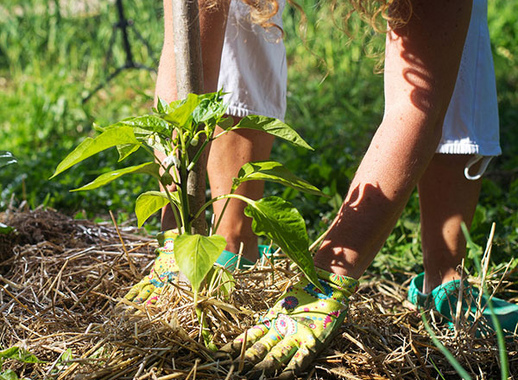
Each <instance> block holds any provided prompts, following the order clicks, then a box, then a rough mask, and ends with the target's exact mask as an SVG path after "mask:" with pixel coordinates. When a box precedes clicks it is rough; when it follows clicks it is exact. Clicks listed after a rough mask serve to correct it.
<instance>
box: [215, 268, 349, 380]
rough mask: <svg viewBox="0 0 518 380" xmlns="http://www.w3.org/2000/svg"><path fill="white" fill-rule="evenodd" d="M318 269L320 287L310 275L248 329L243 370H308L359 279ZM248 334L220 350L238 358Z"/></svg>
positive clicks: (287, 373) (288, 373)
mask: <svg viewBox="0 0 518 380" xmlns="http://www.w3.org/2000/svg"><path fill="white" fill-rule="evenodd" d="M316 269H317V274H318V277H319V281H320V284H321V290H322V291H320V290H319V289H317V288H315V286H314V285H313V284H311V283H310V282H309V281H308V280H307V279H306V278H305V277H304V278H303V279H302V280H301V281H300V282H298V283H297V284H295V285H294V286H291V287H289V288H288V289H287V291H286V293H285V294H284V295H283V296H281V298H280V299H279V300H278V301H277V302H276V303H275V305H274V306H273V307H272V308H271V309H270V310H269V311H268V312H267V313H266V315H264V316H263V317H261V318H260V319H259V323H258V324H257V325H256V326H254V327H252V328H251V329H249V330H248V332H247V334H246V347H247V350H246V352H245V355H244V368H243V372H247V375H246V376H247V378H248V379H254V378H259V377H260V376H261V375H262V374H263V373H264V374H265V375H266V376H272V375H275V373H276V372H277V371H279V370H281V369H282V367H283V365H284V364H287V366H286V368H285V369H284V371H283V372H282V374H280V376H279V379H289V378H292V377H294V375H296V374H298V373H300V372H301V371H303V370H304V369H305V368H306V367H307V366H308V365H309V364H310V363H311V362H312V361H313V359H314V358H315V357H316V355H317V354H318V353H319V352H320V351H321V350H322V349H323V348H324V344H326V343H327V344H328V343H329V341H330V339H331V338H332V337H333V336H334V333H336V332H337V331H338V328H339V327H340V325H341V324H342V322H343V320H344V318H345V315H346V313H347V306H348V303H349V297H350V296H351V294H353V293H354V292H355V291H356V289H357V288H358V281H357V280H355V279H353V278H350V277H346V276H339V275H335V274H332V273H329V272H326V271H324V270H322V269H318V268H316ZM244 339H245V334H241V335H240V336H239V337H237V338H236V339H235V340H234V341H233V342H231V343H229V344H227V345H225V346H224V347H223V348H222V349H221V350H220V351H219V353H218V357H220V358H223V357H225V356H226V355H230V356H232V357H233V358H236V357H237V356H238V355H239V353H240V352H241V346H242V344H243V340H244Z"/></svg>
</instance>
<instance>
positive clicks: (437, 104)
mask: <svg viewBox="0 0 518 380" xmlns="http://www.w3.org/2000/svg"><path fill="white" fill-rule="evenodd" d="M412 5H413V13H412V18H411V20H410V21H409V22H408V23H407V24H406V25H405V26H404V27H402V28H400V29H398V30H396V31H392V32H390V33H388V35H387V46H386V60H385V99H386V105H385V117H384V119H383V122H382V123H381V125H380V127H379V128H378V130H377V132H376V135H375V136H374V138H373V140H372V142H371V144H370V146H369V149H368V151H367V153H366V155H365V157H364V159H363V161H362V163H361V165H360V167H359V169H358V171H357V173H356V176H355V178H354V180H353V182H352V184H351V187H350V190H349V193H348V195H347V197H346V200H345V202H344V204H343V205H342V208H341V210H340V212H339V214H338V216H337V218H336V219H335V221H334V223H333V225H332V227H331V229H330V232H329V233H328V236H327V238H326V239H325V241H324V243H323V245H322V247H321V249H320V250H319V252H317V254H316V255H315V263H316V265H317V266H319V267H321V268H322V269H325V270H330V271H333V272H335V273H338V274H343V275H347V276H351V277H354V278H359V277H360V276H361V275H362V274H363V272H364V271H365V269H366V268H367V267H368V266H369V265H370V263H371V262H372V260H373V259H374V257H375V255H376V253H377V252H378V251H379V249H380V248H381V246H382V245H383V243H384V241H385V239H386V238H387V237H388V235H389V234H390V232H391V230H392V228H393V226H394V225H395V223H396V221H397V219H398V217H399V216H400V214H401V212H402V210H403V208H404V206H405V204H406V202H407V201H408V198H409V196H410V194H411V192H412V190H413V189H414V188H415V186H416V184H417V182H418V181H419V178H420V177H421V176H422V175H423V173H424V171H425V170H426V168H427V166H428V164H429V163H430V161H431V159H432V157H433V155H434V152H435V150H436V147H437V144H438V142H439V140H440V137H441V132H442V123H443V119H444V116H445V113H446V110H447V108H448V104H449V100H450V98H451V94H452V92H453V89H454V87H455V81H456V77H457V71H458V67H459V63H460V59H461V56H462V49H463V45H464V39H465V36H466V32H467V28H468V25H469V17H470V14H471V0H463V1H456V2H448V1H446V0H445V1H440V2H437V1H436V2H429V1H427V0H416V1H413V2H412Z"/></svg>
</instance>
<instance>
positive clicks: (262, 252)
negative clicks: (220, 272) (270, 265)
mask: <svg viewBox="0 0 518 380" xmlns="http://www.w3.org/2000/svg"><path fill="white" fill-rule="evenodd" d="M272 254H273V250H272V249H271V247H270V246H269V245H259V259H260V258H261V257H263V256H266V257H271V255H272ZM238 262H239V266H237V264H238ZM216 263H217V264H219V265H221V266H223V267H225V268H226V269H228V270H229V271H233V270H235V269H236V267H237V268H238V269H248V268H250V267H252V266H253V265H254V264H255V263H254V262H252V261H250V260H248V259H245V258H244V257H241V258H239V256H238V255H236V254H235V253H232V252H230V251H223V252H222V253H221V255H220V256H219V257H218V259H217V260H216Z"/></svg>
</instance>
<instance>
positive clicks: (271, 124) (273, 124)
mask: <svg viewBox="0 0 518 380" xmlns="http://www.w3.org/2000/svg"><path fill="white" fill-rule="evenodd" d="M234 128H235V129H238V128H246V129H255V130H257V131H264V132H267V133H269V134H271V135H273V136H276V137H279V138H281V139H284V140H286V141H289V142H290V143H292V144H294V145H296V146H300V147H302V148H306V149H309V150H314V149H313V148H312V147H311V146H310V145H309V144H308V143H307V142H305V141H304V140H303V139H302V137H300V135H299V134H298V133H297V132H295V130H294V129H293V128H291V127H290V126H289V125H288V124H285V123H283V122H282V121H280V120H279V119H275V118H273V117H266V116H257V115H251V116H246V117H244V118H243V119H241V121H240V122H239V123H238V124H237V125H236V126H235V127H234Z"/></svg>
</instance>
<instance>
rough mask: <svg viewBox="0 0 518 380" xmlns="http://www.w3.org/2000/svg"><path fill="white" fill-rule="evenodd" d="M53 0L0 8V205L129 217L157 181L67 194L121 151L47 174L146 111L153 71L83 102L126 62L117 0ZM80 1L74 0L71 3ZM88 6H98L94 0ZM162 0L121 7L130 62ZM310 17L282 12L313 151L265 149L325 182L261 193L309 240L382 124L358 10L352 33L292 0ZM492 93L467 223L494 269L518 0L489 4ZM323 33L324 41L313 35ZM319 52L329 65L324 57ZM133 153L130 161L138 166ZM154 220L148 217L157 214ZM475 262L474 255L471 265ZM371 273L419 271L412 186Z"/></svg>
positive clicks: (513, 195)
mask: <svg viewBox="0 0 518 380" xmlns="http://www.w3.org/2000/svg"><path fill="white" fill-rule="evenodd" d="M56 3H57V1H56V0H47V1H43V2H42V1H38V0H12V1H10V2H9V4H10V5H9V6H5V5H2V6H0V142H1V145H0V150H3V151H4V150H5V151H10V152H12V153H13V154H14V156H15V157H16V158H17V160H18V164H17V165H10V166H8V167H5V168H2V170H1V171H0V210H2V209H5V208H6V207H7V206H8V205H9V203H10V202H13V204H14V205H19V204H20V203H21V202H22V201H23V200H26V201H27V202H28V203H29V205H30V206H31V207H37V206H39V205H42V204H44V205H46V206H50V207H54V208H57V209H58V210H60V211H62V212H66V213H70V214H73V213H76V212H80V211H82V210H84V213H83V215H86V216H87V217H88V218H94V217H95V216H97V215H100V216H105V215H107V212H108V210H112V211H114V212H115V213H117V214H118V215H120V219H121V220H125V219H128V218H130V217H133V211H132V210H133V208H134V202H135V197H136V194H139V193H141V192H142V191H144V190H149V189H154V188H155V187H156V184H155V183H154V182H153V181H151V180H149V179H148V178H147V177H139V176H134V177H127V178H125V179H124V180H121V181H115V183H114V184H113V185H112V186H107V187H106V188H104V189H101V190H99V191H96V192H90V193H69V189H71V188H74V187H78V186H79V185H80V184H84V183H87V182H88V181H90V180H91V179H93V178H95V177H96V176H97V175H98V174H100V172H101V171H102V169H100V168H102V167H104V166H107V167H114V166H115V162H116V160H117V154H116V152H107V153H105V154H102V155H99V157H98V158H92V159H91V160H89V161H88V163H87V165H83V166H80V167H77V168H74V169H72V170H70V171H69V172H67V173H65V174H64V175H62V176H60V177H58V178H56V179H53V180H51V181H49V180H48V178H49V177H50V175H51V173H52V172H53V171H54V169H55V167H56V165H57V163H58V162H59V161H60V160H62V159H63V157H64V156H65V155H66V153H68V152H69V151H70V149H71V148H72V147H73V146H75V145H77V143H78V142H79V141H81V140H82V139H84V138H85V137H86V136H89V135H92V133H93V129H92V123H93V122H94V121H95V122H97V123H99V124H101V125H106V124H108V123H111V122H113V121H115V120H119V119H121V118H124V117H127V116H130V115H137V114H143V113H145V112H147V111H148V110H150V107H151V105H152V98H153V92H154V81H155V75H154V74H153V73H150V72H148V71H145V70H126V71H124V72H123V73H121V74H120V75H119V76H118V77H117V78H115V80H113V81H112V82H110V83H109V84H108V85H107V86H106V87H105V88H104V89H103V90H101V91H99V92H98V93H96V94H95V95H94V96H93V97H92V98H91V99H90V101H89V102H87V103H86V104H82V98H83V97H84V96H86V95H87V94H88V92H89V91H91V90H92V89H93V88H95V87H96V86H97V85H98V84H99V83H101V82H102V81H103V80H104V79H105V78H106V75H107V73H110V72H112V70H114V69H115V68H116V67H118V66H120V65H122V64H124V62H125V55H124V51H123V48H122V43H121V39H120V37H121V36H120V31H118V32H117V39H116V40H115V44H114V46H113V54H112V57H111V59H110V60H108V61H107V60H106V57H107V54H108V46H109V41H110V37H111V36H112V34H113V27H112V25H113V23H114V22H116V9H115V6H114V5H113V4H112V3H111V2H104V1H99V5H93V6H91V8H90V9H87V10H86V11H85V12H70V11H68V10H66V9H64V8H61V9H59V8H56V7H55V4H56ZM71 3H77V2H71ZM92 3H95V2H92ZM161 3H162V2H161V1H159V0H145V1H136V0H126V1H125V2H124V5H125V10H126V15H127V17H128V18H130V19H133V20H134V22H135V27H136V29H137V30H138V31H139V32H140V33H141V34H142V37H143V38H144V39H145V40H146V41H147V42H148V43H149V45H150V47H151V49H152V51H151V52H149V51H148V49H147V48H146V46H145V45H144V44H143V43H142V42H141V41H140V40H139V39H138V38H137V36H136V34H134V33H133V31H132V30H130V41H131V44H132V48H133V54H134V59H135V61H136V62H139V63H142V64H144V65H147V66H152V67H156V66H157V59H158V56H159V51H160V48H161V40H162V28H163V26H162V17H161ZM299 3H300V4H302V5H303V6H304V8H305V10H306V14H307V17H308V22H307V34H306V36H305V38H304V40H303V39H301V38H300V35H299V33H298V29H297V26H298V21H299V15H298V14H297V13H296V12H291V11H287V12H285V32H286V38H287V40H286V45H287V52H288V62H289V65H290V69H289V96H288V111H287V116H286V120H287V122H288V123H289V124H290V125H292V126H293V127H295V128H296V129H297V130H298V131H299V132H300V133H301V134H302V136H303V137H304V138H305V139H306V140H307V141H308V142H309V143H310V144H311V145H312V146H313V147H314V148H315V149H316V153H308V152H305V151H302V150H297V149H293V148H291V147H289V146H288V145H286V144H282V143H280V142H277V143H276V144H275V147H274V152H273V154H272V156H273V157H272V158H273V159H276V160H279V161H281V162H283V163H286V165H287V166H288V167H289V168H290V169H291V170H292V171H293V172H294V173H296V174H297V175H301V176H303V177H304V178H305V179H307V180H308V181H309V182H311V183H313V184H315V185H317V186H318V187H320V188H322V189H324V191H325V192H326V193H327V194H329V195H330V196H331V198H329V199H318V198H316V197H303V196H301V195H300V194H298V193H296V192H295V191H293V190H284V189H281V188H280V187H276V186H268V187H267V192H269V193H273V194H277V195H279V194H282V195H283V196H284V197H285V198H286V199H289V200H291V201H292V202H293V203H294V204H295V205H296V206H297V207H298V208H299V209H300V211H301V212H302V214H303V215H304V217H305V218H306V220H307V221H308V229H309V232H310V235H311V237H316V236H318V235H319V234H320V233H321V232H323V231H324V230H325V228H326V226H327V223H328V222H329V221H330V220H331V219H332V217H333V215H334V214H335V213H336V211H337V210H338V207H339V206H340V204H341V201H342V196H343V195H344V194H345V192H346V190H347V187H348V184H349V182H350V180H351V178H352V176H353V174H354V172H355V169H356V167H357V165H358V164H359V161H360V159H361V157H362V155H363V153H364V151H365V149H366V147H367V145H368V143H369V141H370V138H371V136H372V134H373V132H374V130H375V128H376V127H377V125H378V123H379V122H380V121H381V118H382V112H383V83H382V76H381V74H379V73H378V69H379V65H380V63H381V53H380V52H381V51H382V48H383V42H384V41H383V36H379V35H378V36H375V35H373V34H372V33H369V32H365V30H366V29H362V28H363V26H362V25H361V24H360V23H359V22H358V21H357V20H353V24H352V26H351V27H352V28H353V31H354V32H353V35H355V38H354V39H352V40H351V39H350V38H349V37H348V36H347V35H345V34H344V33H343V32H342V31H340V30H339V25H340V20H339V18H338V17H336V18H335V19H332V18H331V17H330V16H329V12H328V10H327V8H326V6H324V5H322V4H321V3H316V5H315V2H314V1H310V0H301V1H299ZM489 7H490V9H489V12H490V16H489V19H490V29H491V33H492V40H493V52H494V58H495V66H496V75H497V85H498V92H499V95H498V96H499V104H500V117H501V130H502V147H503V149H504V154H503V155H502V156H501V157H499V158H498V159H496V160H495V161H494V162H493V163H492V165H491V166H490V169H489V172H488V175H487V178H486V179H485V180H484V183H483V190H482V195H481V199H480V205H479V207H478V209H477V213H476V217H475V221H474V225H473V228H472V231H471V236H472V237H473V240H474V241H475V242H476V243H477V244H480V245H484V242H485V240H486V239H487V234H488V231H489V229H490V225H491V223H492V222H496V223H497V230H496V231H497V233H496V235H497V236H496V237H495V240H494V245H495V247H494V254H493V266H494V268H498V267H499V266H502V265H503V264H501V263H504V262H508V261H510V260H514V262H513V265H512V267H513V268H515V267H516V263H517V261H516V260H517V259H513V253H515V252H516V251H517V241H518V213H517V212H516V210H518V172H517V170H516V168H517V167H518V131H517V130H516V125H517V124H518V93H517V92H516V90H515V89H516V88H517V85H518V83H517V82H518V64H517V59H518V57H517V56H516V55H515V52H516V43H517V38H518V22H517V21H518V20H517V19H518V2H517V1H507V0H495V1H491V2H490V4H489ZM317 36H318V38H317ZM324 57H325V63H324V60H323V59H322V58H324ZM138 160H139V156H138V155H137V156H136V157H135V163H136V162H138ZM155 225H156V222H155ZM468 264H469V263H468ZM372 270H374V271H377V272H380V273H387V274H394V273H396V274H397V273H400V272H404V271H420V270H422V266H421V256H420V250H419V209H418V199H417V196H416V195H414V196H413V197H412V198H411V200H410V202H409V205H408V207H407V208H406V210H405V211H404V213H403V216H402V218H401V219H400V221H399V222H398V224H397V226H396V228H395V230H394V232H393V233H392V235H391V236H390V237H389V239H388V241H387V244H386V245H385V247H384V248H383V251H382V254H381V255H379V256H378V258H377V259H376V261H375V263H374V265H373V267H372Z"/></svg>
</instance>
